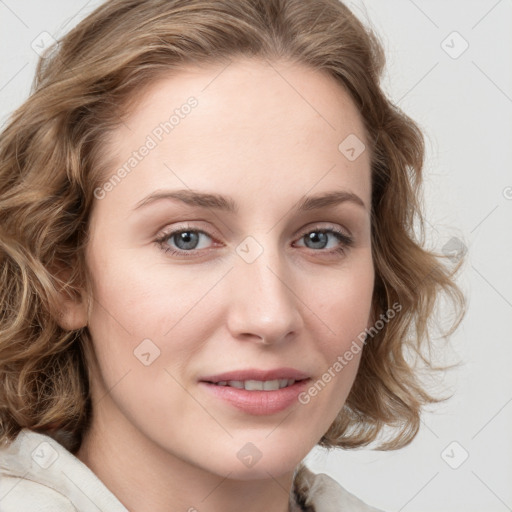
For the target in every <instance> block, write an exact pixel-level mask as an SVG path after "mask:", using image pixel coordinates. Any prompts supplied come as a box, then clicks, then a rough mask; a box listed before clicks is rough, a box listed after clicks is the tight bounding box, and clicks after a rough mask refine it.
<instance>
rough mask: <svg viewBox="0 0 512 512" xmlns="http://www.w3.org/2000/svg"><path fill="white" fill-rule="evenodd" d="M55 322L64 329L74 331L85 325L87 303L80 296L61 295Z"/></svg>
mask: <svg viewBox="0 0 512 512" xmlns="http://www.w3.org/2000/svg"><path fill="white" fill-rule="evenodd" d="M57 323H58V324H59V325H60V327H62V328H63V329H64V330H66V331H75V330H77V329H81V328H82V327H85V326H86V325H87V304H86V301H85V300H84V299H83V298H82V297H79V298H71V297H61V298H60V299H59V315H58V318H57Z"/></svg>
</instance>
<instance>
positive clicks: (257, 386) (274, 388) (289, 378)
mask: <svg viewBox="0 0 512 512" xmlns="http://www.w3.org/2000/svg"><path fill="white" fill-rule="evenodd" d="M309 381H311V377H310V376H309V375H307V374H306V373H304V372H301V371H299V370H295V369H294V368H278V369H275V370H255V369H249V370H238V371H233V372H226V373H222V374H218V375H214V376H210V377H204V378H203V379H201V380H200V382H199V384H200V385H201V386H202V387H203V389H204V390H205V392H207V393H209V394H210V395H211V396H213V397H215V398H216V399H219V400H221V401H222V402H224V403H227V404H229V405H230V406H233V407H235V408H237V409H238V410H241V411H243V412H244V413H247V414H251V415H271V414H276V413H278V412H280V411H283V410H284V409H287V408H288V407H291V406H292V405H294V404H297V403H298V401H297V397H298V395H299V394H300V393H301V392H302V391H304V389H306V388H307V386H308V382H309Z"/></svg>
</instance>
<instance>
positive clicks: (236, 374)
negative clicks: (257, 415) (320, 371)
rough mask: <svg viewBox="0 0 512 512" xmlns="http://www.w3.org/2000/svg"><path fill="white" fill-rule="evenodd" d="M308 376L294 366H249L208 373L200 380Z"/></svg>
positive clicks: (299, 377) (302, 377) (244, 379)
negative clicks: (266, 367)
mask: <svg viewBox="0 0 512 512" xmlns="http://www.w3.org/2000/svg"><path fill="white" fill-rule="evenodd" d="M307 378H309V375H308V374H306V373H304V372H301V371H300V370H296V369H295V368H275V369H273V370H259V369H256V368H249V369H247V370H234V371H231V372H224V373H219V374H217V375H210V376H207V377H202V378H201V379H200V380H201V381H204V382H213V383H217V382H222V381H230V380H238V381H246V380H261V381H266V380H278V379H288V380H290V379H293V380H296V381H297V380H303V379H307Z"/></svg>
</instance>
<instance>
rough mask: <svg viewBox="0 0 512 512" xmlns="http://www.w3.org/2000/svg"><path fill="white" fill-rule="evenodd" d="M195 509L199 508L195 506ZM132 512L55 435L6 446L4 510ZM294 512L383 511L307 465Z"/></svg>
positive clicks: (22, 437) (28, 433)
mask: <svg viewBox="0 0 512 512" xmlns="http://www.w3.org/2000/svg"><path fill="white" fill-rule="evenodd" d="M192 510H193V508H192ZM99 511H101V512H128V510H127V509H126V508H125V507H124V505H123V504H122V503H121V502H120V501H119V500H118V499H117V498H116V496H115V495H114V494H113V493H112V492H111V491H110V490H109V489H108V488H107V487H106V486H105V485H104V484H103V482H102V481H101V480H100V479H99V478H98V477H97V476H96V475H95V474H94V473H93V472H92V471H91V470H90V469H89V467H88V466H86V465H85V464H84V463H83V462H82V461H81V460H79V459H78V458H77V457H75V456H74V455H73V454H72V453H71V452H69V451H68V450H67V449H66V448H65V447H64V446H62V445H61V444H60V443H58V442H57V441H55V440H54V439H53V438H52V437H50V436H47V435H44V434H40V433H37V432H34V431H32V430H28V429H23V430H22V431H21V432H20V433H19V435H18V436H17V437H16V439H15V440H14V441H13V442H11V443H10V444H9V445H8V446H6V447H3V448H1V449H0V512H99ZM289 511H290V512H303V511H308V512H334V511H347V512H381V511H379V510H377V509H375V508H372V507H369V506H368V505H366V504H364V503H363V502H362V501H361V500H359V499H358V498H356V497H355V496H353V495H352V494H350V493H349V492H347V491H346V490H345V489H343V487H341V486H340V485H339V484H338V483H337V482H336V481H335V480H334V479H332V478H331V477H329V476H327V475H325V474H323V473H320V474H315V473H313V472H311V471H310V470H309V469H308V468H307V467H306V466H304V465H303V464H302V463H301V464H299V465H298V466H297V468H296V471H295V477H294V484H293V488H292V490H291V492H290V502H289Z"/></svg>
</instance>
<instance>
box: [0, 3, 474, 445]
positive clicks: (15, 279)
mask: <svg viewBox="0 0 512 512" xmlns="http://www.w3.org/2000/svg"><path fill="white" fill-rule="evenodd" d="M235 58H260V59H265V60H267V61H268V62H269V63H271V62H272V61H274V62H275V61H277V60H286V61H289V62H296V63H299V64H303V65H306V66H309V67H311V68H313V69H315V70H317V71H319V72H323V73H326V74H328V75H330V76H331V77H333V78H334V79H335V80H336V81H337V82H338V83H339V84H340V86H341V87H344V88H345V89H346V90H347V91H348V92H349V94H350V95H351V97H352V99H353V100H354V102H355V104H356V105H357V107H358V109H359V111H360V113H361V116H362V118H363V120H364V125H365V129H366V131H367V136H368V140H369V141H370V142H371V147H370V148H369V149H370V151H371V155H372V157H371V172H372V250H373V258H374V264H375V271H376V278H375V289H374V297H373V308H372V310H373V314H374V316H375V317H376V318H377V317H378V315H379V314H381V313H384V312H386V311H387V310H388V309H389V308H390V306H391V304H393V303H399V304H400V305H401V310H400V313H399V314H398V315H397V317H396V318H395V319H393V320H392V321H390V322H388V323H386V325H385V327H384V328H383V329H382V330H380V331H379V332H378V333H377V334H376V335H375V336H373V337H372V338H371V339H367V342H366V344H365V347H364V350H363V353H362V357H361V362H360V368H359V371H358V374H357V376H356V380H355V383H354V386H353V388H352V390H351V392H350V394H349V397H348V399H347V401H346V404H345V406H344V407H343V409H342V410H341V411H340V412H339V414H338V416H337V418H336V420H335V421H334V422H333V424H332V425H331V427H330V428H329V430H328V431H327V432H326V433H325V435H324V436H323V437H322V438H321V439H320V441H319V444H320V445H321V446H325V447H344V448H355V447H359V446H364V445H367V444H369V443H371V442H372V441H374V440H376V439H377V435H378V434H379V432H380V431H381V430H382V429H383V427H385V426H389V427H392V428H393V429H394V432H395V436H394V437H393V439H391V440H390V441H387V442H385V443H382V444H381V445H380V446H379V448H380V449H395V448H398V447H401V446H404V445H406V444H407V443H409V442H410V441H411V440H412V439H413V438H414V436H415V435H416V433H417V431H418V428H419V424H420V412H421V410H422V408H423V406H425V405H426V404H429V403H434V402H435V401H436V400H437V399H435V398H433V397H432V396H430V395H429V394H428V393H427V392H426V391H424V389H423V387H422V385H421V384H420V382H419V380H418V377H417V373H416V372H415V369H414V367H413V365H412V364H411V363H410V362H408V361H407V357H406V352H407V350H411V349H412V350H413V351H415V352H416V353H418V354H421V350H422V347H423V346H425V345H427V346H428V343H429V340H430V336H429V322H428V319H429V317H430V315H431V313H432V312H433V310H434V306H435V304H436V301H437V297H438V296H439V294H441V293H444V294H446V295H447V296H449V297H450V298H451V299H452V300H453V303H454V305H455V306H456V309H457V311H458V312H459V313H458V316H457V318H456V319H455V321H454V322H453V328H452V330H451V331H450V333H451V332H453V329H455V328H456V326H457V325H458V324H459V323H460V320H461V318H462V315H463V311H464V297H463V295H462V293H461V292H460V290H459V288H458V287H457V285H456V284H455V279H454V276H455V272H456V270H457V269H458V267H455V268H453V267H449V266H448V265H446V264H444V263H443V261H441V258H442V256H441V255H439V254H436V253H434V252H431V251H429V250H427V249H425V248H424V247H423V245H424V244H423V241H422V240H420V239H419V238H418V236H417V235H415V232H414V223H415V222H416V223H419V226H420V227H421V228H422V222H423V219H422V214H421V209H420V206H419V199H418V198H419V192H420V186H421V182H422V166H423V159H424V142H423V137H422V133H421V131H420V130H419V128H418V127H417V125H416V124H415V123H414V122H413V121H412V120H411V119H410V118H409V117H407V116H406V115H405V114H404V113H403V112H401V111H400V110H399V109H398V108H397V107H396V106H394V105H393V104H392V103H391V102H390V101H389V100H388V99H387V98H386V97H385V95H384V94H383V93H382V91H381V89H380V85H379V83H380V77H381V74H382V71H383V68H384V52H383V49H382V46H381V44H380V42H379V40H378V39H377V37H376V36H375V34H374V33H373V32H372V31H371V30H370V29H368V28H366V27H365V26H364V25H363V24H362V23H361V22H360V21H359V20H358V19H357V18H356V17H355V16H354V15H353V14H352V12H351V11H350V10H349V9H348V8H347V7H346V6H344V5H343V4H342V3H341V2H339V1H338V0H237V1H236V2H234V1H232V0H110V1H108V2H106V3H105V4H103V5H102V6H100V7H99V8H97V9H96V10H95V11H94V12H93V13H92V14H90V15H89V16H88V17H87V18H85V19H84V20H83V21H82V22H81V23H79V24H78V25H77V26H76V27H75V28H74V29H72V30H71V31H70V32H69V33H68V34H67V35H65V36H64V37H63V38H62V39H61V40H60V41H58V44H57V45H55V46H54V47H52V48H50V49H49V51H48V53H47V55H45V56H43V58H41V59H40V60H39V63H38V67H37V72H36V76H35V78H34V82H33V85H32V91H31V95H30V97H29V98H28V99H27V101H26V102H25V103H24V104H23V105H22V106H21V107H19V108H18V109H17V110H16V111H15V112H14V113H13V114H12V116H11V118H10V119H9V122H8V124H7V126H6V128H5V129H4V131H3V133H2V134H1V137H0V218H1V225H0V443H4V442H7V441H8V440H9V439H13V438H14V437H15V435H16V434H17V433H18V432H19V431H20V429H21V428H24V427H26V428H30V429H32V430H36V431H40V432H43V433H46V434H48V435H50V436H53V437H54V438H55V439H57V440H58V441H59V442H61V443H62V444H64V445H65V446H66V447H67V448H68V449H69V450H70V451H72V452H74V451H76V450H77V449H78V448H79V446H80V444H81V439H82V436H83V434H84V432H85V430H86V429H87V428H88V425H89V422H90V419H91V415H92V413H93V410H92V406H91V399H90V392H89V381H88V378H89V373H88V368H87V365H86V361H87V360H88V359H87V357H89V355H90V356H91V357H92V355H91V354H92V348H91V339H90V335H89V332H88V330H87V327H84V328H83V329H80V330H76V331H69V330H66V329H64V328H62V327H60V325H59V314H60V313H59V306H58V304H59V300H58V297H59V296H61V294H63V293H64V294H68V296H69V297H71V298H73V297H78V296H79V294H80V290H81V289H83V288H84V287H85V288H88V276H87V269H86V267H85V262H84V250H85V247H86V244H87V228H88V219H89V216H90V213H91V209H92V207H93V204H94V195H93V191H94V188H95V187H96V186H97V185H98V184H100V183H101V181H102V179H104V176H105V175H106V172H107V171H108V170H109V169H111V162H110V161H109V158H108V156H107V155H106V154H104V153H103V152H102V150H103V149H104V144H103V142H104V141H105V140H106V139H107V136H108V134H109V133H110V132H111V131H112V130H114V129H115V128H116V127H117V126H119V124H120V123H122V119H123V115H124V114H126V113H127V112H129V110H130V108H131V107H133V106H134V105H135V104H136V102H137V100H138V98H141V97H142V96H143V91H144V89H145V87H148V86H150V85H151V84H152V83H154V81H155V80H157V79H160V78H164V77H169V76H170V75H172V73H179V72H180V69H182V68H183V66H185V65H203V64H208V63H213V64H223V63H225V64H226V65H228V64H229V63H230V62H231V60H232V59H235ZM450 268H451V269H450ZM88 354H89V355H88ZM421 357H422V358H423V360H424V361H425V362H426V363H427V364H428V361H427V360H426V359H425V358H424V357H423V356H421Z"/></svg>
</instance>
